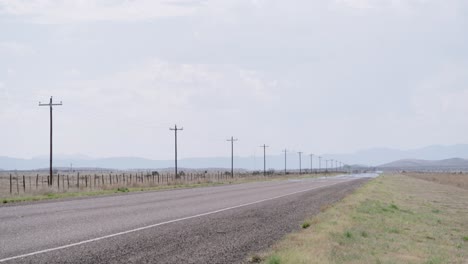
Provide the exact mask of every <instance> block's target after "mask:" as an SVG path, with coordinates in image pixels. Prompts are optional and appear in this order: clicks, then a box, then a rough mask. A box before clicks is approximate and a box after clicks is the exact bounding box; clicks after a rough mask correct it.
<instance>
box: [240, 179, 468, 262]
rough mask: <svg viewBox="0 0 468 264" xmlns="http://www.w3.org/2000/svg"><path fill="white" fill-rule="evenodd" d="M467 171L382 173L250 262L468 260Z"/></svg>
mask: <svg viewBox="0 0 468 264" xmlns="http://www.w3.org/2000/svg"><path fill="white" fill-rule="evenodd" d="M467 184H468V175H466V174H405V175H403V174H391V175H390V174H385V175H383V176H380V177H378V178H376V179H373V180H371V181H370V182H369V183H367V184H366V185H365V186H364V187H362V188H361V189H359V190H357V191H356V192H355V193H354V194H352V195H350V196H348V197H347V198H345V199H344V200H342V201H341V202H339V203H337V204H335V205H332V206H329V207H323V208H322V212H321V213H320V214H319V215H317V216H316V217H313V218H311V219H308V220H307V221H306V222H304V223H302V226H303V230H302V231H300V232H297V233H293V234H290V235H288V236H286V237H285V238H284V239H283V240H282V241H280V242H279V243H277V244H276V245H275V246H274V247H273V248H272V249H271V250H270V251H269V252H264V253H262V254H258V255H254V256H253V257H251V258H250V260H249V261H250V262H264V263H269V264H280V263H294V264H298V263H434V264H435V263H468V190H467V189H466V186H467Z"/></svg>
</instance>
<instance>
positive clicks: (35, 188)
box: [0, 171, 325, 197]
mask: <svg viewBox="0 0 468 264" xmlns="http://www.w3.org/2000/svg"><path fill="white" fill-rule="evenodd" d="M306 173H307V172H306ZM314 173H319V172H317V171H315V172H314ZM320 173H325V172H320ZM309 174H310V172H309ZM285 176H287V177H297V176H298V174H297V173H288V174H286V175H285V174H278V173H274V172H268V173H267V174H266V175H263V173H260V172H249V173H234V176H232V175H231V173H229V172H221V171H219V172H209V173H208V172H193V173H184V172H182V173H180V174H179V177H176V176H175V174H174V173H159V172H129V173H123V172H122V173H86V172H76V173H57V174H55V175H54V176H53V179H52V185H49V184H48V181H49V179H48V178H49V175H48V174H41V173H36V174H34V173H31V172H29V173H23V174H18V173H17V172H16V173H2V174H0V196H2V197H5V196H13V195H22V194H30V195H34V194H43V193H47V192H80V191H93V190H109V189H116V188H120V187H127V188H136V187H142V188H143V187H145V188H148V187H157V186H164V185H187V184H201V183H221V182H227V181H242V180H261V179H265V178H274V177H285Z"/></svg>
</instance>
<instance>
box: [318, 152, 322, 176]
mask: <svg viewBox="0 0 468 264" xmlns="http://www.w3.org/2000/svg"><path fill="white" fill-rule="evenodd" d="M318 159H319V173H320V170H322V157H320V156H318Z"/></svg>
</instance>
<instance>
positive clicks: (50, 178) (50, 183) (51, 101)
mask: <svg viewBox="0 0 468 264" xmlns="http://www.w3.org/2000/svg"><path fill="white" fill-rule="evenodd" d="M60 105H62V102H61V101H60V103H58V104H54V103H53V99H52V96H51V97H50V101H49V103H48V104H41V102H39V106H49V107H50V168H49V178H48V179H47V183H48V184H49V186H52V184H53V171H52V151H53V150H52V134H53V133H52V130H53V126H52V107H53V106H60Z"/></svg>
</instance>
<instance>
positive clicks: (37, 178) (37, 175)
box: [36, 173, 39, 190]
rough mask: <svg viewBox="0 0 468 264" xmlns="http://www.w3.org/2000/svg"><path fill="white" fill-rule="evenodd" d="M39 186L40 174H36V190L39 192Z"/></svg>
mask: <svg viewBox="0 0 468 264" xmlns="http://www.w3.org/2000/svg"><path fill="white" fill-rule="evenodd" d="M38 185H39V173H38V174H36V190H37V186H38Z"/></svg>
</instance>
